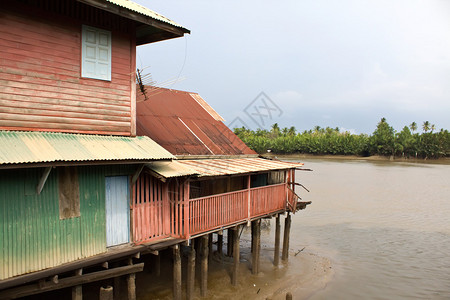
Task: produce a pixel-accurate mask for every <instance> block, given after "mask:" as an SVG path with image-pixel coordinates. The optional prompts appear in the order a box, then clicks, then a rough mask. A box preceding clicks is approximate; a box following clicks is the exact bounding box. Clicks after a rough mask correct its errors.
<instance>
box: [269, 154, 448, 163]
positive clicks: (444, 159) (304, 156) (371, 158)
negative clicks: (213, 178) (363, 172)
mask: <svg viewBox="0 0 450 300" xmlns="http://www.w3.org/2000/svg"><path fill="white" fill-rule="evenodd" d="M261 155H262V156H263V157H267V158H272V159H273V158H278V159H287V160H301V159H331V160H362V161H383V162H387V161H392V162H408V163H427V164H444V165H450V157H442V158H437V159H434V158H433V159H424V158H405V157H394V156H391V157H388V156H379V155H372V156H356V155H313V154H300V153H296V154H276V153H263V154H261Z"/></svg>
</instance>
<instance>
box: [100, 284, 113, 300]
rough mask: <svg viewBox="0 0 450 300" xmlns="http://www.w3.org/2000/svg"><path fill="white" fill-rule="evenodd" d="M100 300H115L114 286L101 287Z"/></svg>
mask: <svg viewBox="0 0 450 300" xmlns="http://www.w3.org/2000/svg"><path fill="white" fill-rule="evenodd" d="M98 299H99V300H113V299H114V290H113V287H112V286H105V287H103V286H102V287H100V293H99V297H98Z"/></svg>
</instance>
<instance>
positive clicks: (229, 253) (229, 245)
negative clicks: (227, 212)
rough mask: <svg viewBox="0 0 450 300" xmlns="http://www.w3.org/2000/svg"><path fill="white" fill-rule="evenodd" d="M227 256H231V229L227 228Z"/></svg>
mask: <svg viewBox="0 0 450 300" xmlns="http://www.w3.org/2000/svg"><path fill="white" fill-rule="evenodd" d="M227 256H229V257H232V256H233V230H231V229H228V230H227Z"/></svg>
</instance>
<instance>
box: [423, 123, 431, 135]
mask: <svg viewBox="0 0 450 300" xmlns="http://www.w3.org/2000/svg"><path fill="white" fill-rule="evenodd" d="M422 129H423V131H424V132H425V133H427V132H428V130H430V122H428V121H425V122H423V125H422Z"/></svg>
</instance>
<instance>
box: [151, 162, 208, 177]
mask: <svg viewBox="0 0 450 300" xmlns="http://www.w3.org/2000/svg"><path fill="white" fill-rule="evenodd" d="M145 167H147V169H149V170H151V173H152V175H154V176H156V177H159V178H161V177H163V178H173V177H183V176H191V175H200V174H199V173H198V172H196V171H194V170H193V169H191V168H188V167H186V166H184V165H182V164H181V163H179V162H178V161H155V162H151V163H147V164H145ZM161 179H162V178H161Z"/></svg>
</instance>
